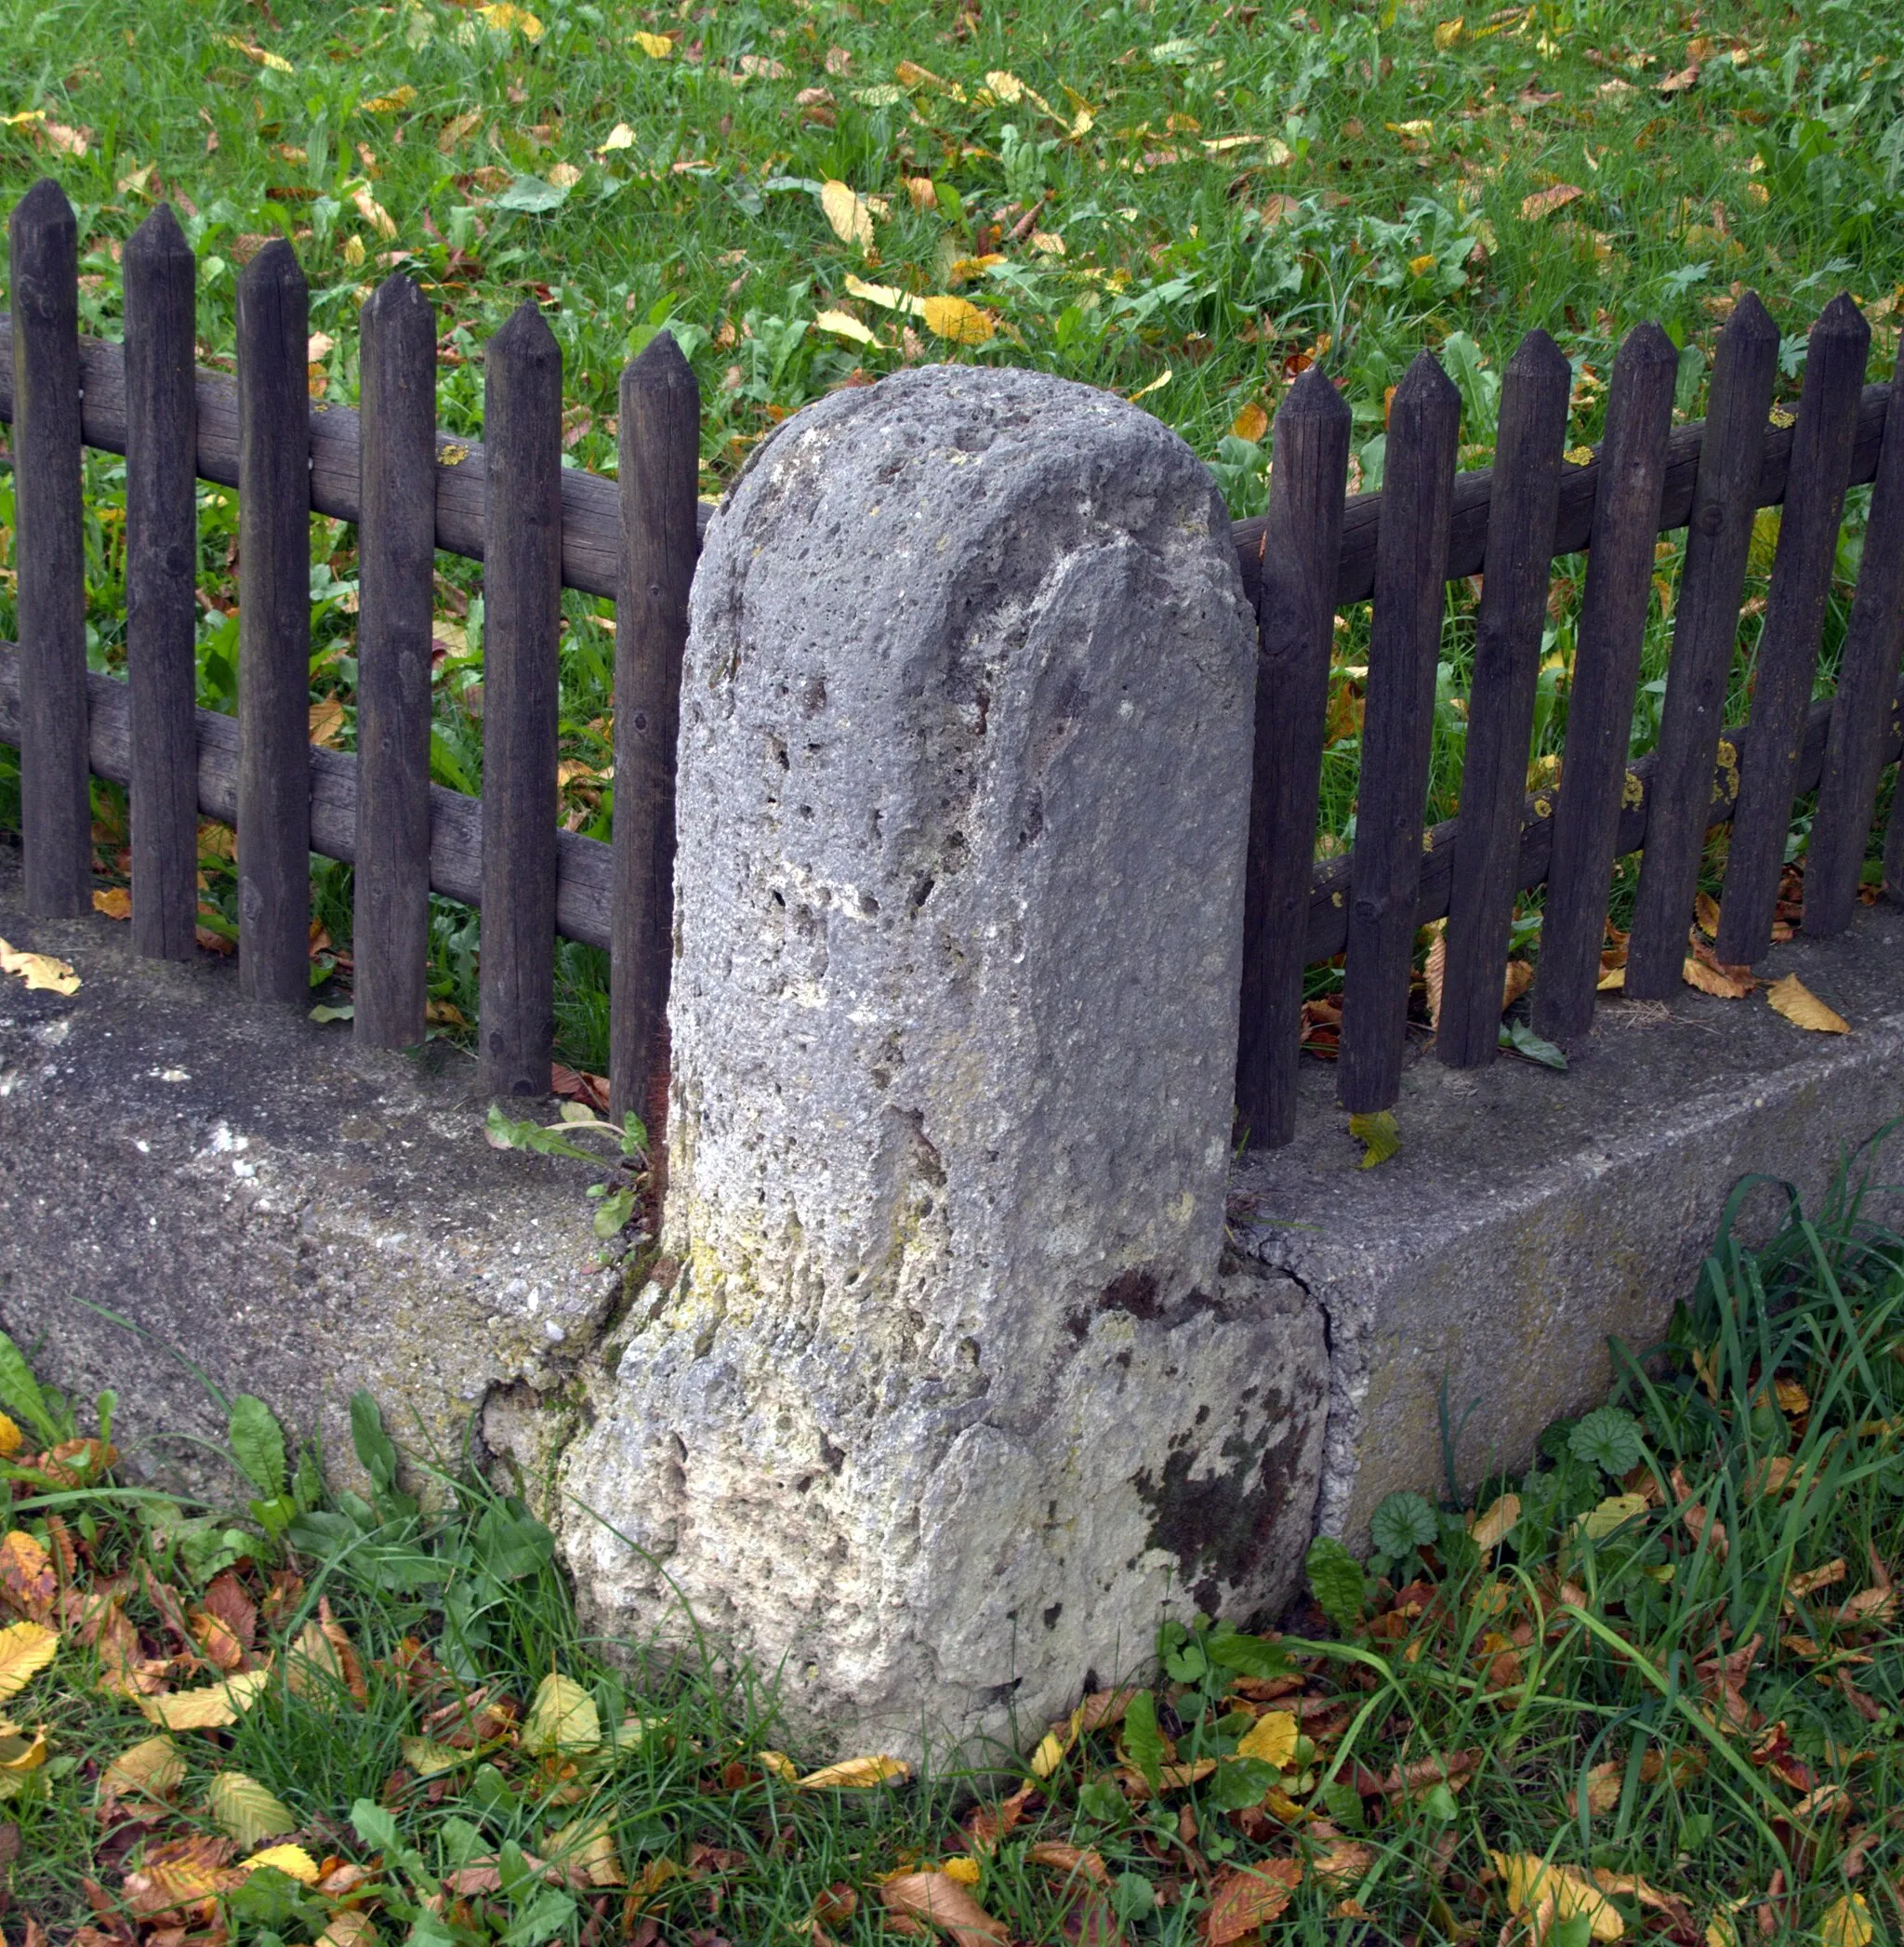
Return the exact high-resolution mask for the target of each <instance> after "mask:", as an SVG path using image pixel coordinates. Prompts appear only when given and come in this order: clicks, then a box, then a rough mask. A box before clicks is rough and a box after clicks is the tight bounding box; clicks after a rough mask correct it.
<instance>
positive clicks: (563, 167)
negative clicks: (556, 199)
mask: <svg viewBox="0 0 1904 1947" xmlns="http://www.w3.org/2000/svg"><path fill="white" fill-rule="evenodd" d="M581 179H582V172H581V170H580V169H578V168H577V167H576V166H575V164H574V163H567V162H562V163H557V164H556V165H555V166H554V167H553V168H551V169H550V170H549V181H550V182H552V183H554V185H555V186H556V188H557V189H559V190H572V189H574V188H575V185H576V183H578V182H580V181H581Z"/></svg>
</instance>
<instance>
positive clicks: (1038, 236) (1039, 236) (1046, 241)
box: [1031, 230, 1064, 257]
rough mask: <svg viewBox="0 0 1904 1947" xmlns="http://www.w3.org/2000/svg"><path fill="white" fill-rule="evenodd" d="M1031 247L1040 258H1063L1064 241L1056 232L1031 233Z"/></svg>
mask: <svg viewBox="0 0 1904 1947" xmlns="http://www.w3.org/2000/svg"><path fill="white" fill-rule="evenodd" d="M1031 247H1032V248H1033V249H1034V250H1035V251H1037V252H1038V255H1039V256H1040V257H1063V256H1064V238H1063V237H1062V236H1060V235H1059V234H1058V232H1056V231H1055V230H1034V231H1033V232H1032V233H1031Z"/></svg>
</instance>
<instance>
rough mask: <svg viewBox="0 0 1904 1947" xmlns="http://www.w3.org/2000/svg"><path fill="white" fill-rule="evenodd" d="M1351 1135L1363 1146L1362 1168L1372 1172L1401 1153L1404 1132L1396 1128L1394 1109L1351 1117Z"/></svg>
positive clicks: (1384, 1109) (1378, 1110)
mask: <svg viewBox="0 0 1904 1947" xmlns="http://www.w3.org/2000/svg"><path fill="white" fill-rule="evenodd" d="M1349 1133H1350V1134H1351V1135H1352V1136H1354V1137H1355V1140H1356V1142H1358V1143H1360V1144H1361V1146H1362V1167H1363V1168H1364V1169H1365V1170H1372V1169H1374V1168H1375V1166H1376V1165H1377V1164H1378V1163H1385V1162H1386V1161H1387V1160H1388V1159H1389V1158H1390V1157H1392V1156H1395V1155H1396V1154H1398V1153H1399V1151H1400V1149H1401V1146H1402V1132H1401V1131H1400V1130H1399V1129H1398V1128H1397V1127H1396V1126H1395V1111H1394V1110H1393V1109H1386V1108H1382V1109H1377V1110H1375V1111H1374V1113H1373V1114H1371V1115H1365V1116H1351V1117H1350V1118H1349Z"/></svg>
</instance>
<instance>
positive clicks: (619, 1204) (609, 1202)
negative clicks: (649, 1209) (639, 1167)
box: [590, 1190, 635, 1243]
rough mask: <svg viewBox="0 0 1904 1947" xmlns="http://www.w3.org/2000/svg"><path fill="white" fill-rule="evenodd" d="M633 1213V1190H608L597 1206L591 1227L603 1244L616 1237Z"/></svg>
mask: <svg viewBox="0 0 1904 1947" xmlns="http://www.w3.org/2000/svg"><path fill="white" fill-rule="evenodd" d="M634 1213H635V1193H634V1191H633V1190H610V1191H609V1193H608V1194H607V1195H606V1196H605V1197H603V1198H602V1201H601V1203H600V1204H599V1205H598V1206H597V1208H596V1211H595V1216H594V1219H593V1222H592V1225H591V1226H590V1227H591V1228H592V1229H593V1230H594V1232H595V1235H596V1236H597V1237H598V1238H601V1239H602V1242H603V1243H606V1242H607V1241H608V1239H609V1238H612V1237H615V1236H616V1235H617V1234H618V1233H619V1232H620V1231H621V1229H622V1228H623V1226H624V1225H626V1224H627V1223H628V1219H629V1218H630V1217H632V1216H633V1215H634Z"/></svg>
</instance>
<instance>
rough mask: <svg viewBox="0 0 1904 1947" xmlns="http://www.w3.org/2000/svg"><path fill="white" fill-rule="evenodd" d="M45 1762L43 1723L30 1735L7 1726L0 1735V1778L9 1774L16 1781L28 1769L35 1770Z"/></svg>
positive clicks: (44, 1730) (44, 1728)
mask: <svg viewBox="0 0 1904 1947" xmlns="http://www.w3.org/2000/svg"><path fill="white" fill-rule="evenodd" d="M45 1763H46V1726H45V1725H44V1724H43V1725H41V1727H40V1728H39V1729H37V1730H36V1731H34V1732H33V1736H32V1737H30V1738H29V1737H27V1736H25V1735H24V1734H23V1733H20V1732H17V1731H15V1730H14V1729H13V1728H12V1727H11V1726H8V1727H7V1734H6V1735H5V1736H0V1778H5V1777H7V1776H9V1775H10V1776H11V1778H12V1779H13V1781H15V1782H16V1783H18V1782H19V1781H20V1778H21V1777H22V1776H23V1775H24V1774H25V1773H26V1772H28V1771H37V1770H38V1769H39V1768H40V1767H41V1766H42V1765H44V1764H45Z"/></svg>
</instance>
